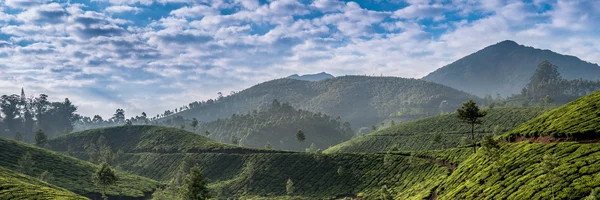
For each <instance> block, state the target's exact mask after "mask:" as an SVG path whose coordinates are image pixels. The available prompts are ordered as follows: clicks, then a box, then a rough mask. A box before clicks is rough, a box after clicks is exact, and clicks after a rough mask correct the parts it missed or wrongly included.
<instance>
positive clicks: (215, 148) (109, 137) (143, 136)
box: [48, 125, 253, 159]
mask: <svg viewBox="0 0 600 200" xmlns="http://www.w3.org/2000/svg"><path fill="white" fill-rule="evenodd" d="M101 136H103V137H104V139H105V142H104V143H105V144H107V145H108V146H109V147H110V148H111V149H112V151H115V152H117V151H121V152H126V153H132V152H157V153H174V152H178V153H179V152H230V151H236V150H244V149H245V148H242V147H239V146H235V145H228V144H223V143H219V142H216V141H213V140H211V139H208V138H206V137H203V136H201V135H198V134H194V133H191V132H188V131H185V130H181V129H176V128H171V127H163V126H149V125H134V126H115V127H108V128H99V129H90V130H86V131H81V132H77V133H70V134H67V135H64V136H61V137H58V138H54V139H52V140H50V141H49V142H48V143H49V145H50V146H51V147H52V149H53V150H55V151H59V152H67V151H73V152H86V147H89V145H90V144H94V143H96V142H97V141H98V140H99V138H100V137H101ZM247 150H248V151H253V150H251V149H247ZM84 159H85V158H84Z"/></svg>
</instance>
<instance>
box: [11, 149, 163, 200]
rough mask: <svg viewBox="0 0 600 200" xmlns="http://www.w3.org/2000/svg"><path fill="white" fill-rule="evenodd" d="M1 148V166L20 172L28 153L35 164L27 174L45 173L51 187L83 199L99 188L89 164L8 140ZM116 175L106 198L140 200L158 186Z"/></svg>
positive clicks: (122, 174)
mask: <svg viewBox="0 0 600 200" xmlns="http://www.w3.org/2000/svg"><path fill="white" fill-rule="evenodd" d="M0 149H2V153H1V154H0V166H1V167H5V168H7V169H10V170H15V171H18V170H19V169H20V167H19V165H18V164H17V163H18V160H19V159H20V158H21V157H22V156H23V155H24V154H25V153H27V152H29V153H30V154H31V156H32V160H33V161H34V162H35V165H34V166H33V169H32V172H30V173H29V174H27V175H31V176H35V177H37V176H39V175H40V174H41V173H42V172H44V171H48V172H49V173H50V174H51V175H52V177H53V179H52V180H51V181H50V184H53V185H56V186H59V187H62V188H65V189H68V190H70V191H73V192H75V193H77V194H80V195H84V196H96V195H98V193H99V192H100V188H98V187H96V186H95V185H94V184H93V183H92V181H91V178H92V174H93V173H94V171H95V170H96V168H97V166H96V165H94V164H92V163H89V162H86V161H82V160H79V159H76V158H73V157H70V156H65V155H63V154H59V153H56V152H53V151H50V150H47V149H42V148H38V147H35V146H32V145H29V144H25V143H21V142H17V141H13V140H8V139H0ZM118 175H119V177H120V178H121V181H119V183H118V184H117V185H116V186H114V187H111V188H110V190H109V192H108V194H109V195H112V196H123V197H143V196H144V195H145V193H146V194H148V193H150V192H152V191H153V190H154V189H155V188H156V187H157V186H158V183H157V182H156V181H153V180H150V179H147V178H143V177H139V176H134V175H129V174H126V173H123V172H119V173H118Z"/></svg>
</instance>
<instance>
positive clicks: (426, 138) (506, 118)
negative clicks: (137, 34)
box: [324, 107, 546, 153]
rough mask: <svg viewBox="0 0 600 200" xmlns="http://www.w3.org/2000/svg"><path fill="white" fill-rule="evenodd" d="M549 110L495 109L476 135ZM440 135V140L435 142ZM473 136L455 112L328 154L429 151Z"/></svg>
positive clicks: (389, 130)
mask: <svg viewBox="0 0 600 200" xmlns="http://www.w3.org/2000/svg"><path fill="white" fill-rule="evenodd" d="M545 111H546V109H545V108H541V107H526V108H493V109H488V114H487V116H485V117H484V118H483V119H482V121H483V124H481V125H478V126H476V129H475V131H476V132H477V136H479V137H481V136H482V135H484V134H490V133H493V132H494V129H496V131H499V132H504V131H508V130H511V129H513V128H514V127H516V126H518V125H520V124H522V123H524V122H526V121H528V120H530V119H532V118H534V117H537V116H539V115H541V114H542V113H544V112H545ZM436 136H438V137H440V138H439V142H435V139H434V138H435V137H436ZM467 138H470V126H468V125H466V124H464V123H462V122H460V121H459V120H458V119H457V118H456V115H455V114H444V115H438V116H433V117H429V118H425V119H419V120H415V121H412V122H407V123H403V124H397V125H395V126H392V127H388V128H385V129H382V130H378V131H376V132H374V133H370V134H367V135H364V136H361V137H357V138H354V139H352V140H349V141H347V142H344V143H341V144H338V145H336V146H333V147H331V148H329V149H327V150H325V151H324V152H325V153H338V152H386V151H388V150H392V149H394V150H404V151H409V150H430V149H440V148H451V147H457V146H460V145H465V144H464V141H463V140H465V141H466V139H467Z"/></svg>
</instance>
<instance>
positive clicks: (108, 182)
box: [92, 162, 119, 200]
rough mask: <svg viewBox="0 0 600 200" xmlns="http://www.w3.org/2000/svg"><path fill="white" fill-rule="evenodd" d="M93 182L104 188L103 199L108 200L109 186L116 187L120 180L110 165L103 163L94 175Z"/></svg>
mask: <svg viewBox="0 0 600 200" xmlns="http://www.w3.org/2000/svg"><path fill="white" fill-rule="evenodd" d="M92 180H93V181H94V183H95V184H96V185H98V186H100V187H102V192H101V193H102V198H103V199H104V200H107V199H108V197H107V196H106V190H107V188H108V187H109V186H112V185H115V184H116V183H117V181H118V180H119V178H118V177H117V174H116V173H115V172H114V171H113V169H112V168H111V167H110V166H109V165H108V163H106V162H103V163H102V164H100V168H98V169H97V170H96V172H95V173H94V176H93V177H92Z"/></svg>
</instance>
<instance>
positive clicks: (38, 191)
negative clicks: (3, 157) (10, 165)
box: [0, 167, 87, 200]
mask: <svg viewBox="0 0 600 200" xmlns="http://www.w3.org/2000/svg"><path fill="white" fill-rule="evenodd" d="M0 199H13V200H18V199H59V200H62V199H64V200H80V199H81V200H83V199H87V198H85V197H82V196H79V195H77V194H75V193H73V192H71V191H68V190H65V189H63V188H60V187H56V186H54V185H50V184H48V183H46V182H44V181H41V180H39V179H37V178H32V177H30V176H27V175H23V174H20V173H17V172H14V171H11V170H9V169H6V168H4V167H0Z"/></svg>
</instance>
